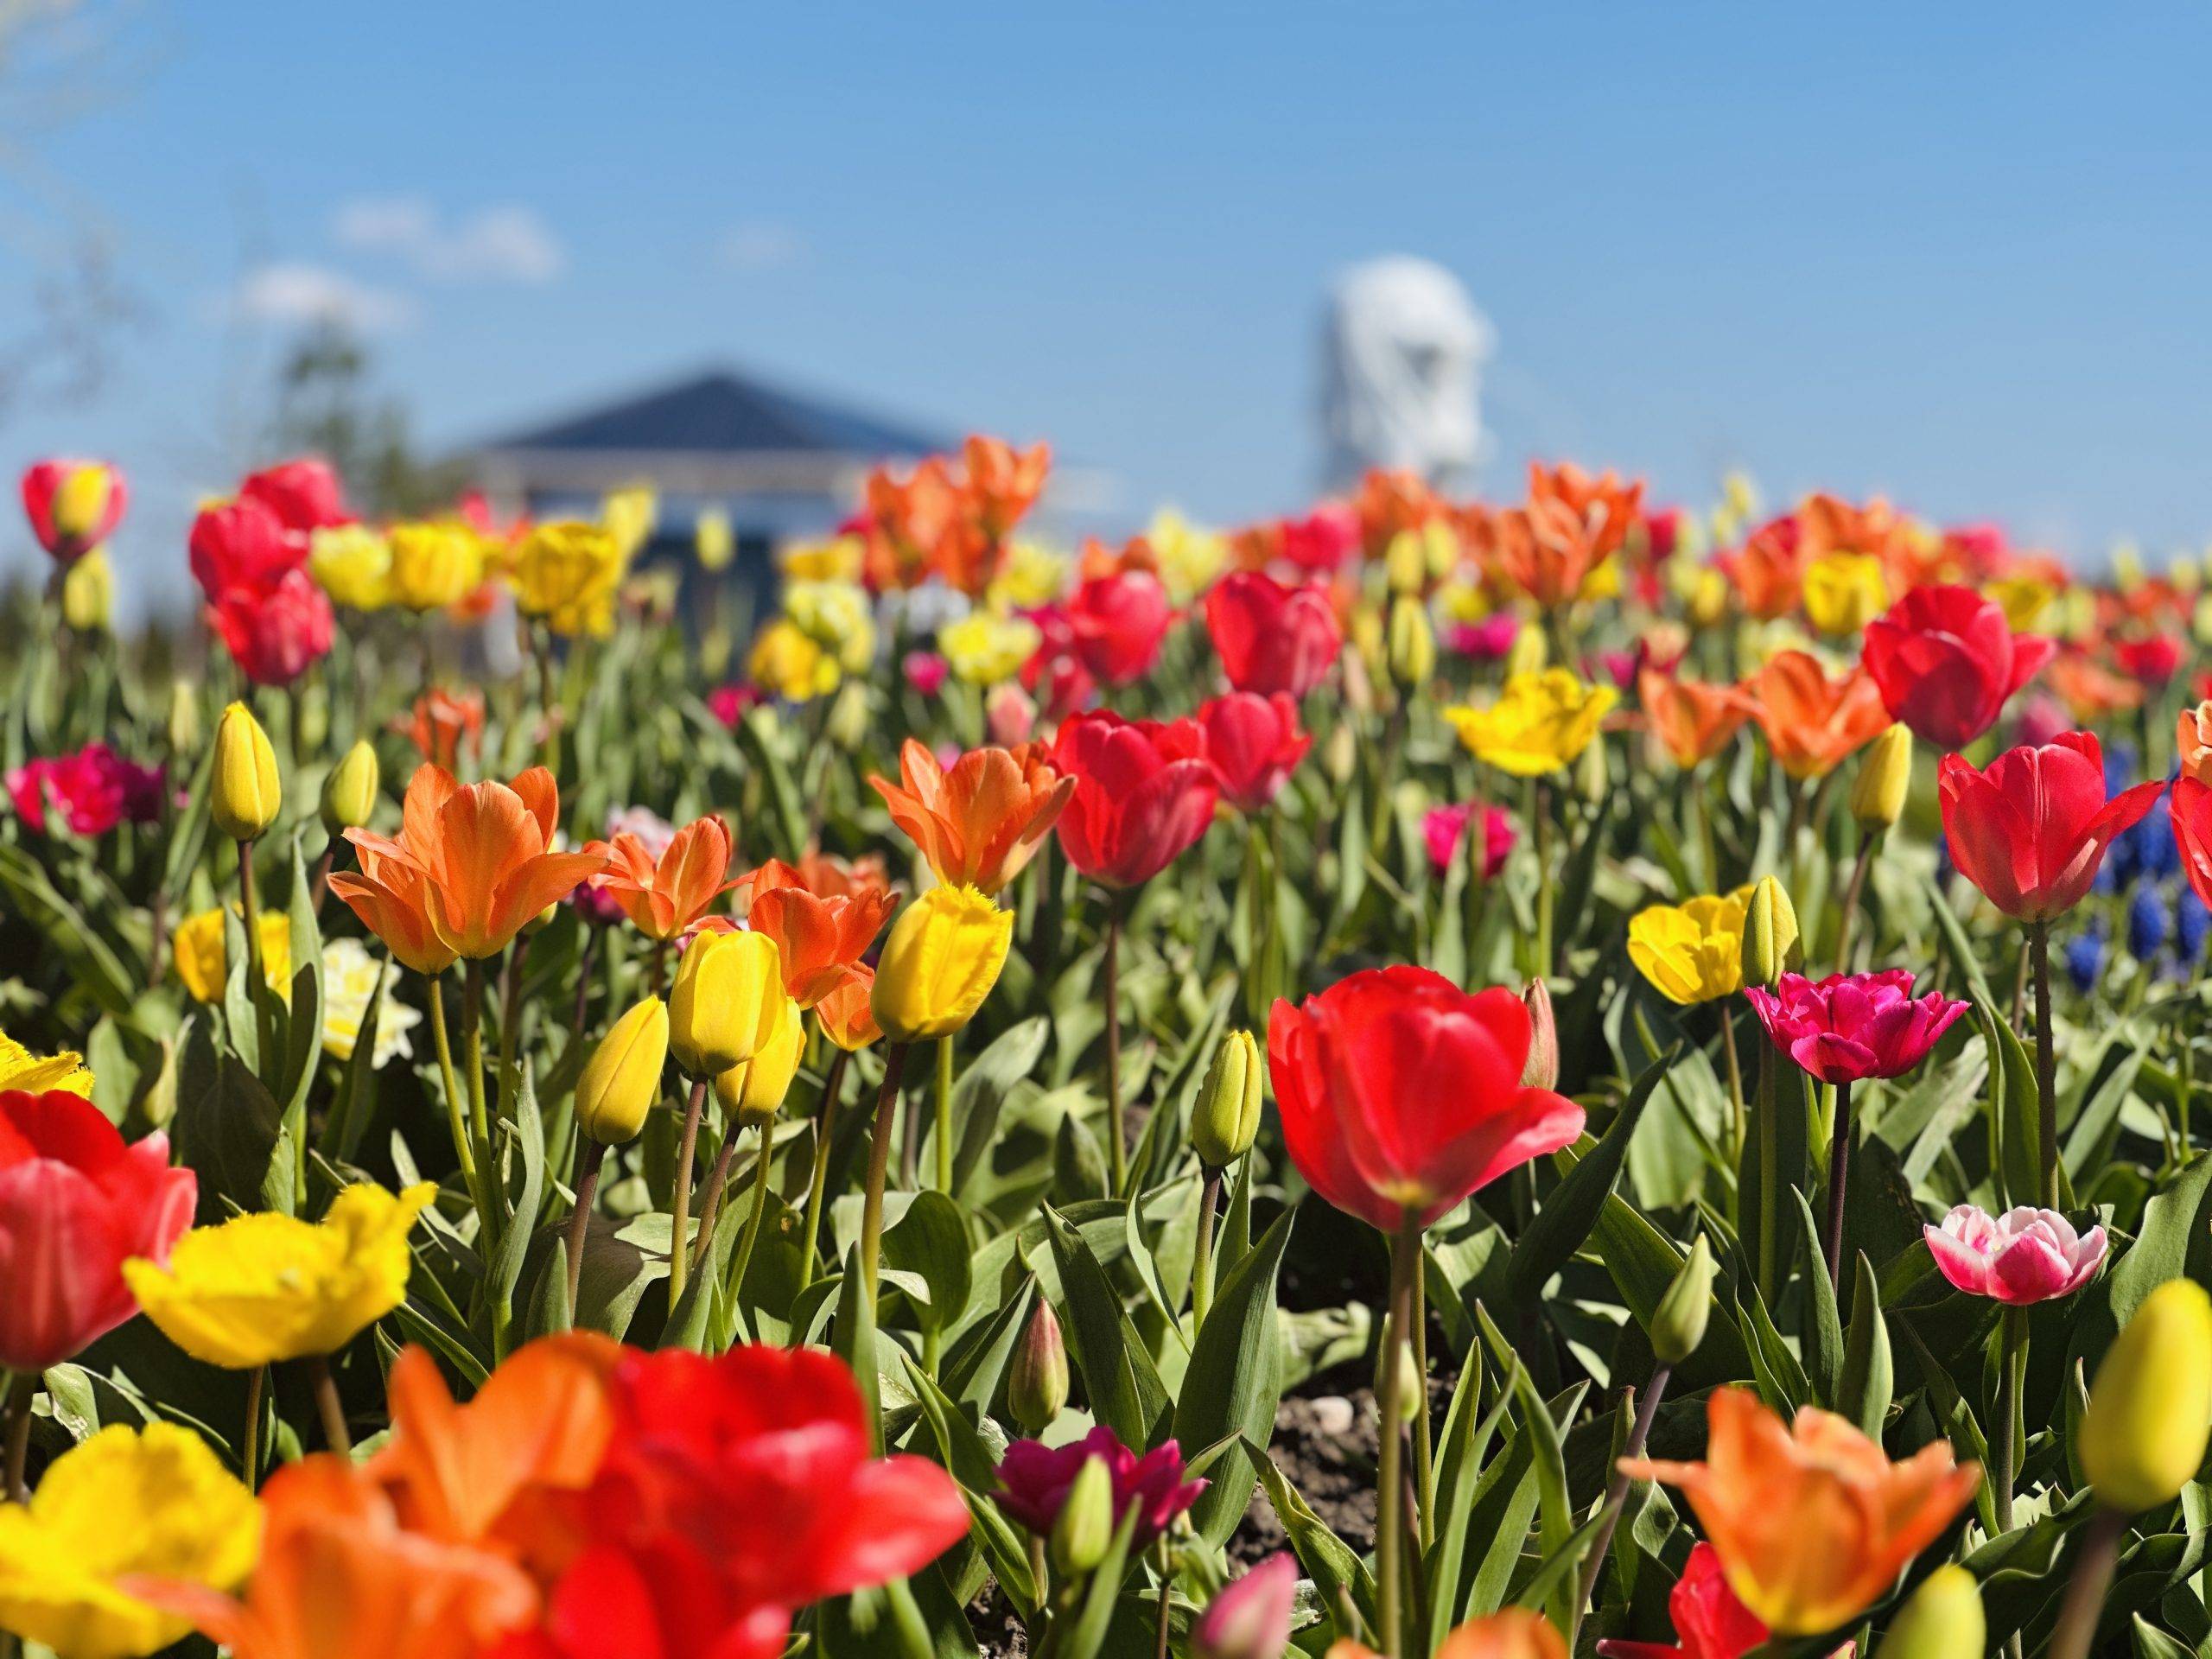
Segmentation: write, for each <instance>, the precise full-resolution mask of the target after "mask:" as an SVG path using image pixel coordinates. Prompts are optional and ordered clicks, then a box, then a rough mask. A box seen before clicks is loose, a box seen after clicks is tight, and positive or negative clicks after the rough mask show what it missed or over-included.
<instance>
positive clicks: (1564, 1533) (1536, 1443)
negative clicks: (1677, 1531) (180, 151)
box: [1475, 1307, 1574, 1630]
mask: <svg viewBox="0 0 2212 1659" xmlns="http://www.w3.org/2000/svg"><path fill="white" fill-rule="evenodd" d="M1475 1319H1476V1322H1477V1323H1478V1324H1479V1325H1481V1326H1482V1332H1483V1340H1484V1341H1485V1342H1486V1343H1488V1344H1490V1351H1491V1355H1492V1357H1495V1358H1496V1359H1497V1363H1498V1364H1499V1365H1500V1366H1501V1367H1506V1368H1510V1369H1511V1370H1512V1373H1513V1393H1514V1397H1515V1398H1516V1400H1518V1401H1519V1402H1521V1420H1522V1421H1521V1427H1522V1433H1523V1434H1524V1435H1525V1436H1526V1437H1527V1439H1528V1441H1529V1450H1530V1452H1531V1453H1532V1454H1533V1456H1534V1459H1535V1475H1536V1497H1537V1516H1538V1519H1537V1530H1536V1536H1537V1541H1538V1543H1539V1544H1540V1546H1541V1548H1542V1550H1543V1552H1544V1554H1546V1555H1553V1554H1557V1553H1558V1552H1560V1550H1563V1549H1565V1548H1567V1542H1568V1541H1569V1540H1570V1539H1571V1538H1572V1537H1573V1535H1574V1511H1573V1507H1572V1505H1571V1503H1570V1500H1569V1497H1568V1494H1567V1453H1566V1451H1565V1449H1564V1448H1563V1447H1562V1446H1561V1445H1560V1433H1559V1425H1558V1424H1557V1423H1555V1422H1554V1421H1553V1420H1552V1414H1551V1413H1550V1411H1549V1410H1548V1409H1547V1408H1546V1407H1545V1404H1544V1398H1543V1396H1542V1395H1540V1394H1538V1393H1537V1392H1536V1385H1535V1383H1532V1382H1530V1381H1529V1374H1528V1372H1527V1371H1526V1370H1522V1369H1520V1368H1519V1367H1517V1366H1515V1365H1514V1364H1513V1360H1514V1353H1513V1344H1511V1343H1510V1342H1508V1341H1507V1340H1506V1339H1505V1333H1504V1332H1502V1331H1500V1330H1499V1329H1498V1328H1497V1325H1494V1324H1492V1323H1491V1317H1490V1310H1489V1309H1487V1308H1484V1307H1477V1308H1476V1309H1475ZM1568 1421H1572V1418H1571V1417H1570V1418H1569V1419H1568ZM1572 1589H1573V1586H1572V1585H1571V1584H1569V1585H1565V1586H1560V1588H1559V1589H1558V1591H1557V1592H1556V1593H1555V1594H1554V1597H1553V1599H1552V1603H1551V1605H1550V1607H1549V1609H1548V1611H1549V1612H1550V1615H1551V1620H1552V1623H1553V1624H1556V1625H1558V1626H1559V1627H1560V1629H1561V1630H1566V1629H1567V1627H1568V1626H1569V1625H1570V1624H1572V1623H1573V1618H1574V1608H1573V1605H1572V1604H1571V1601H1570V1593H1571V1592H1572Z"/></svg>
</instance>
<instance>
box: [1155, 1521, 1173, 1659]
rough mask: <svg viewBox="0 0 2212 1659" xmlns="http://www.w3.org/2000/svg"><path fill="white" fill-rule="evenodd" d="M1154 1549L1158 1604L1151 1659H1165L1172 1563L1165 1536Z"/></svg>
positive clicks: (1162, 1535)
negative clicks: (1157, 1579)
mask: <svg viewBox="0 0 2212 1659" xmlns="http://www.w3.org/2000/svg"><path fill="white" fill-rule="evenodd" d="M1155 1548H1157V1549H1158V1551H1159V1557H1158V1564H1159V1567H1160V1603H1159V1611H1158V1613H1157V1616H1156V1617H1155V1618H1154V1623H1153V1643H1152V1659H1167V1592H1168V1586H1169V1581H1170V1579H1171V1577H1172V1573H1171V1567H1172V1566H1173V1563H1172V1562H1171V1561H1170V1560H1169V1559H1168V1555H1167V1535H1166V1534H1165V1533H1162V1534H1161V1535H1160V1542H1159V1544H1158V1545H1157V1546H1155Z"/></svg>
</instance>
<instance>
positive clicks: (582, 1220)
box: [568, 1135, 607, 1327]
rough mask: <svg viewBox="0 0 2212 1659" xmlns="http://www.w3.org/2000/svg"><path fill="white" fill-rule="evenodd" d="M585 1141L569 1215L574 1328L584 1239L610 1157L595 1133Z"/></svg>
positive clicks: (572, 1318)
mask: <svg viewBox="0 0 2212 1659" xmlns="http://www.w3.org/2000/svg"><path fill="white" fill-rule="evenodd" d="M583 1143H584V1146H583V1162H582V1164H581V1165H580V1166H578V1167H577V1170H576V1205H575V1210H574V1211H571V1212H570V1213H569V1250H568V1255H569V1262H568V1268H569V1325H571V1326H572V1327H573V1326H574V1325H575V1317H576V1293H577V1292H578V1291H579V1290H581V1289H582V1287H583V1280H584V1239H585V1236H587V1235H588V1233H589V1232H590V1230H591V1206H592V1200H593V1199H594V1198H595V1197H597V1196H598V1193H599V1166H600V1160H601V1159H603V1158H605V1157H606V1156H607V1148H606V1147H602V1146H601V1145H600V1143H599V1142H598V1141H594V1140H593V1139H592V1138H591V1136H589V1135H586V1136H584V1137H583Z"/></svg>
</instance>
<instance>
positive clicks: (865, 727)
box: [822, 680, 875, 754]
mask: <svg viewBox="0 0 2212 1659" xmlns="http://www.w3.org/2000/svg"><path fill="white" fill-rule="evenodd" d="M874 723H875V722H874V720H873V718H872V717H871V716H870V715H869V713H868V687H867V685H866V684H865V683H862V682H861V681H859V680H847V681H846V682H845V683H844V686H843V688H842V690H839V692H838V693H837V696H836V701H835V702H832V703H831V704H830V705H829V720H828V721H826V722H825V723H824V725H823V728H822V732H823V736H824V737H827V738H828V739H829V741H831V742H832V743H834V744H836V746H837V747H839V748H841V749H842V750H843V751H844V752H845V753H847V754H854V753H858V752H859V750H860V747H861V745H862V744H863V743H865V742H867V741H868V734H869V733H870V732H871V731H872V730H873V729H874Z"/></svg>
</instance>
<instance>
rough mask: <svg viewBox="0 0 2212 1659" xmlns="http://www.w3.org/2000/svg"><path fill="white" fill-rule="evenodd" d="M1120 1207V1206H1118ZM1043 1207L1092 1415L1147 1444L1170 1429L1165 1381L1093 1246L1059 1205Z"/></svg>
mask: <svg viewBox="0 0 2212 1659" xmlns="http://www.w3.org/2000/svg"><path fill="white" fill-rule="evenodd" d="M1114 1208H1115V1209H1116V1212H1118V1211H1119V1208H1120V1206H1119V1205H1116V1206H1114ZM1044 1211H1045V1220H1046V1226H1047V1228H1048V1230H1049V1236H1050V1237H1051V1239H1052V1260H1053V1263H1054V1265H1055V1266H1056V1267H1057V1268H1058V1271H1059V1278H1060V1291H1061V1296H1062V1301H1063V1307H1062V1310H1061V1323H1062V1325H1065V1327H1066V1332H1067V1342H1068V1352H1069V1354H1070V1356H1071V1357H1072V1358H1073V1359H1074V1361H1075V1367H1076V1370H1077V1372H1078V1373H1079V1374H1080V1375H1081V1376H1082V1377H1083V1383H1084V1394H1085V1395H1087V1396H1088V1398H1089V1400H1090V1413H1091V1415H1092V1416H1093V1417H1095V1418H1096V1419H1097V1420H1098V1421H1100V1422H1102V1423H1103V1424H1105V1425H1106V1426H1107V1427H1109V1428H1110V1429H1112V1430H1113V1431H1114V1432H1115V1433H1116V1434H1118V1435H1120V1436H1121V1438H1122V1444H1123V1445H1124V1446H1129V1447H1130V1448H1132V1449H1133V1450H1141V1449H1143V1448H1146V1447H1149V1446H1153V1445H1154V1443H1155V1442H1157V1441H1158V1440H1159V1439H1160V1436H1161V1435H1162V1434H1163V1433H1165V1432H1166V1427H1167V1422H1168V1415H1169V1412H1170V1410H1171V1402H1170V1401H1169V1399H1168V1395H1167V1389H1166V1385H1165V1384H1164V1383H1161V1382H1160V1372H1159V1370H1158V1368H1157V1367H1156V1366H1154V1363H1153V1360H1152V1355H1151V1353H1150V1352H1149V1351H1147V1349H1146V1347H1145V1345H1144V1344H1143V1342H1142V1341H1141V1339H1140V1338H1138V1336H1137V1332H1136V1328H1135V1326H1134V1325H1131V1324H1130V1323H1129V1316H1128V1310H1127V1309H1126V1308H1125V1307H1123V1306H1122V1299H1121V1295H1120V1294H1119V1293H1118V1292H1117V1291H1116V1290H1115V1288H1114V1283H1113V1281H1112V1280H1110V1279H1109V1278H1108V1277H1107V1276H1106V1270H1105V1268H1102V1267H1101V1266H1100V1265H1099V1264H1098V1258H1097V1257H1096V1255H1093V1254H1091V1249H1090V1244H1089V1243H1086V1242H1085V1240H1084V1237H1083V1236H1082V1235H1081V1234H1080V1233H1078V1232H1077V1231H1076V1230H1075V1229H1074V1228H1073V1227H1071V1226H1070V1225H1069V1224H1068V1223H1067V1220H1066V1218H1065V1217H1063V1216H1062V1215H1061V1214H1060V1212H1059V1211H1057V1210H1055V1209H1053V1208H1052V1206H1051V1205H1045V1206H1044Z"/></svg>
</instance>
